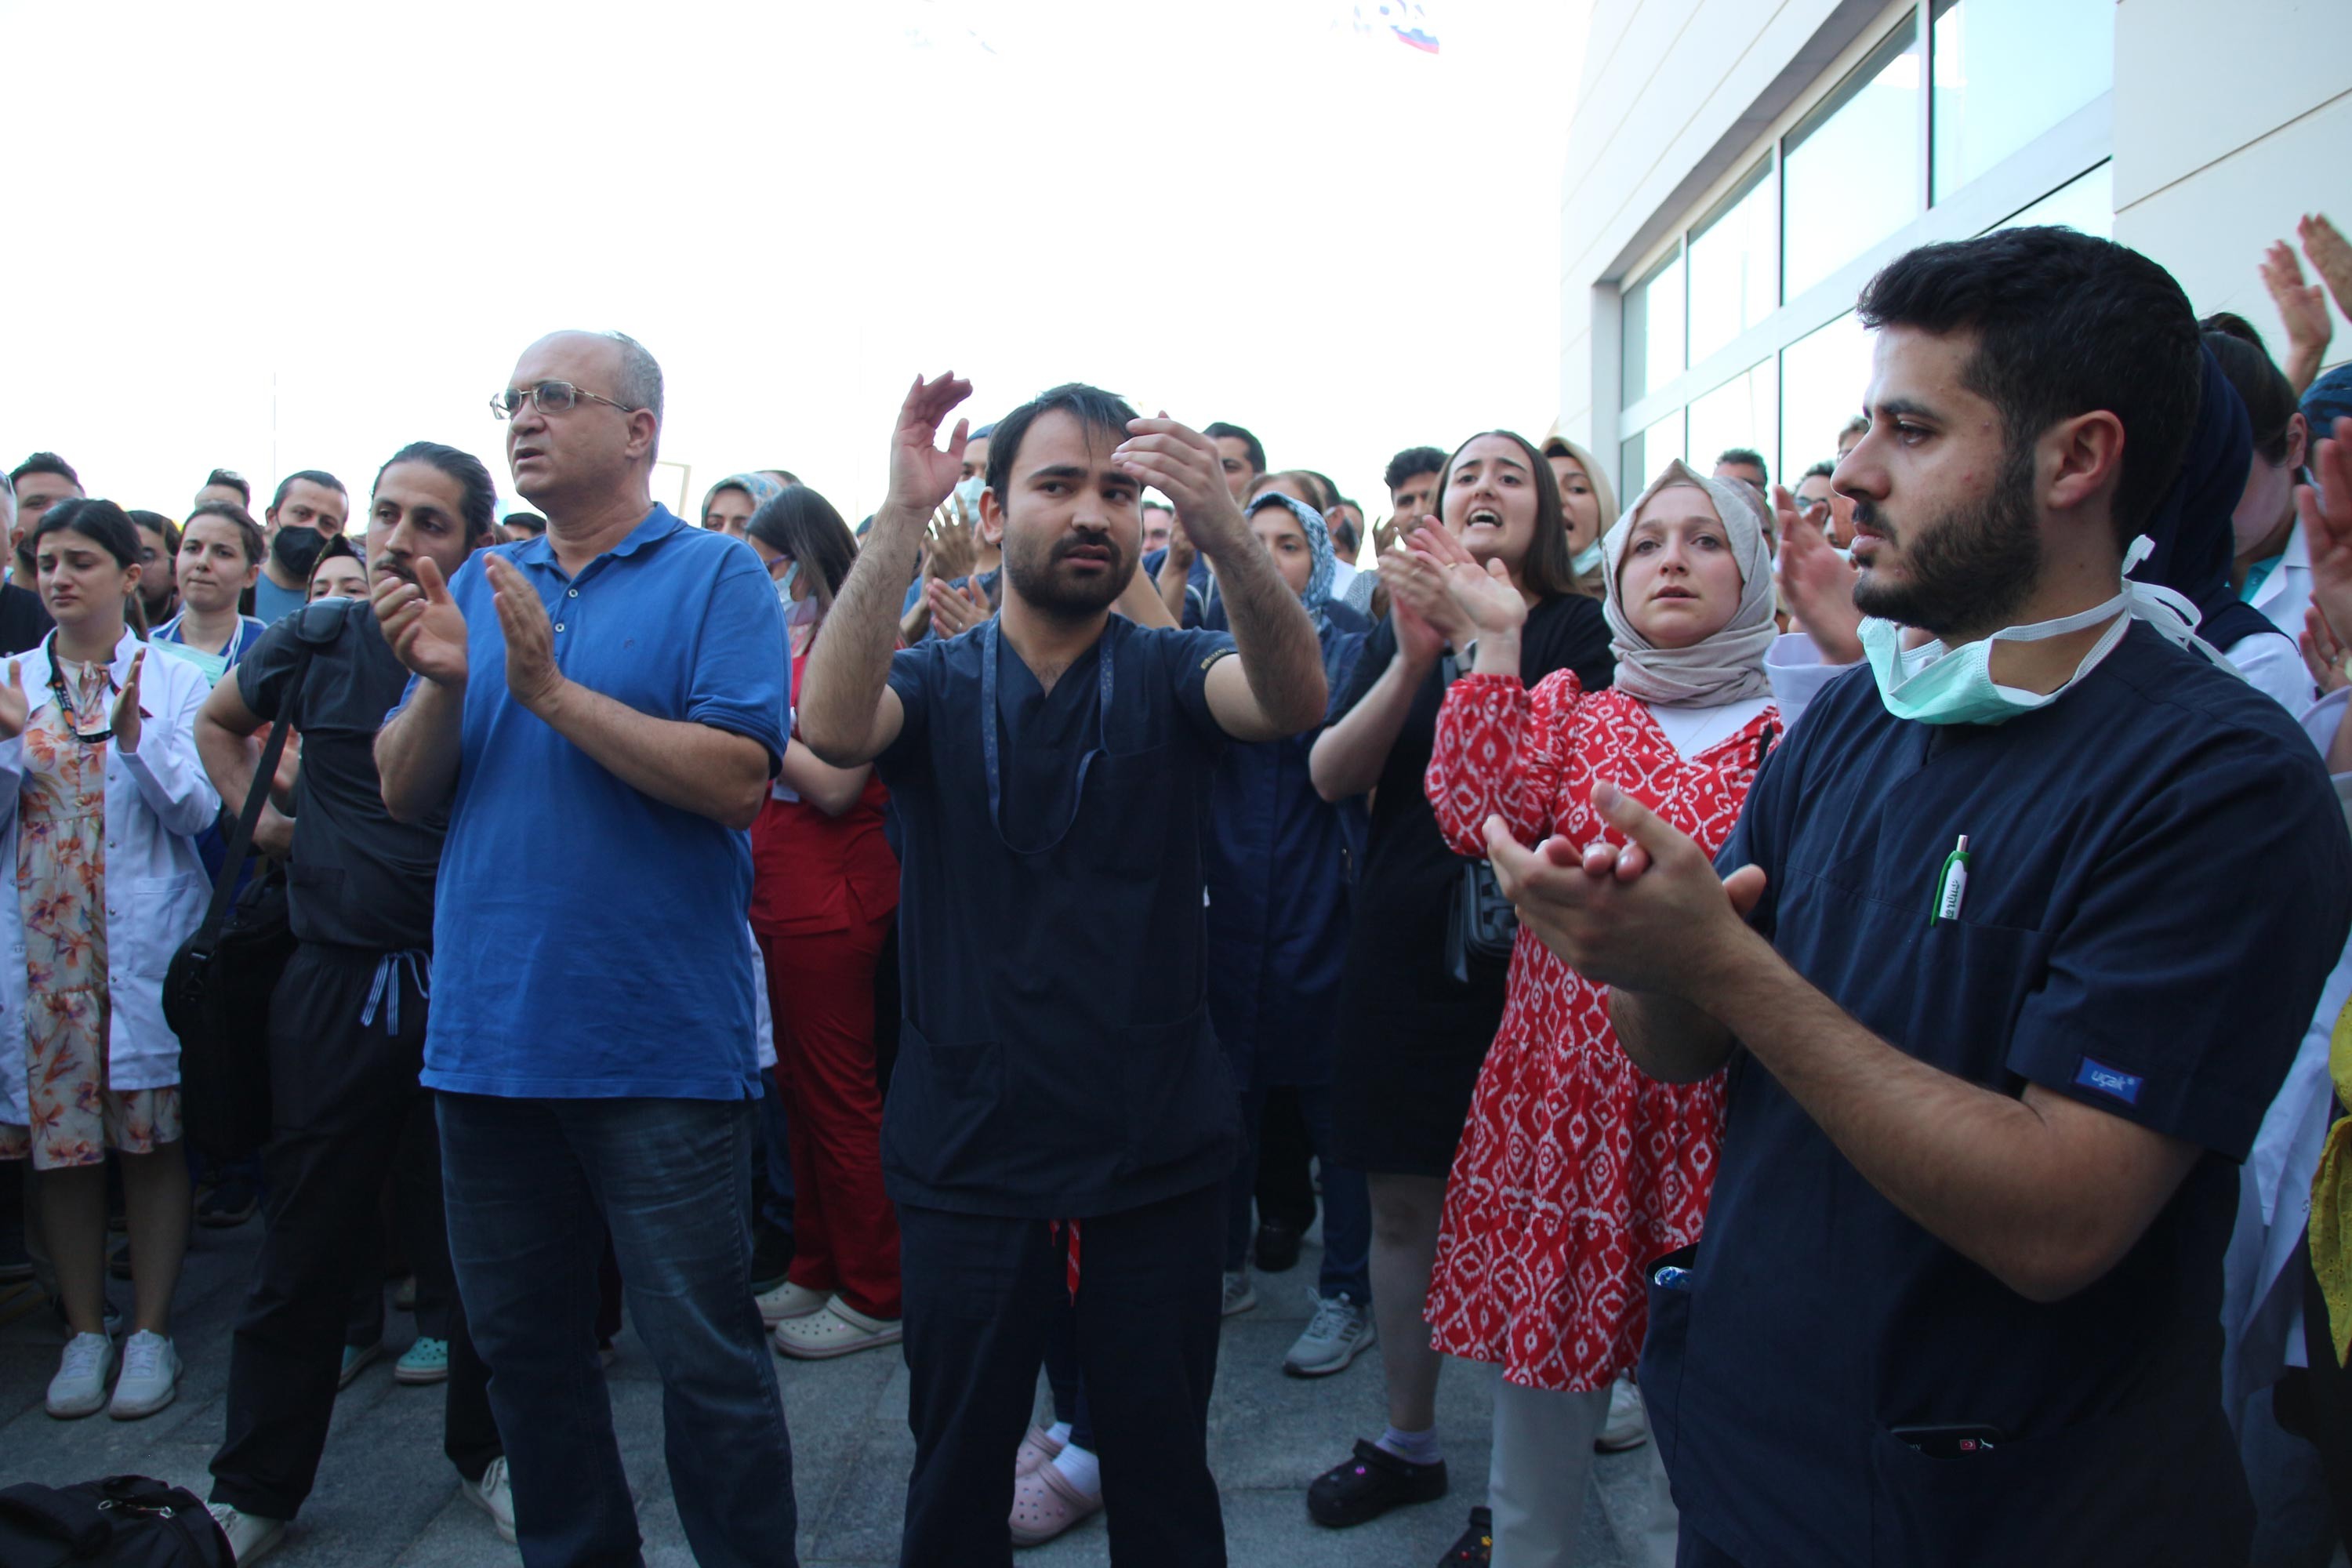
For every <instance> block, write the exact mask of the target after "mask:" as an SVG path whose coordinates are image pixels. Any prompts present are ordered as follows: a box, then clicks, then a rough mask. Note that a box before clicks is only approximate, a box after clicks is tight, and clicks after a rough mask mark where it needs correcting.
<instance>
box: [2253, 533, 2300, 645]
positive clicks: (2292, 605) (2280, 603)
mask: <svg viewBox="0 0 2352 1568" xmlns="http://www.w3.org/2000/svg"><path fill="white" fill-rule="evenodd" d="M2247 603H2248V604H2251V605H2253V607H2254V608H2256V609H2257V610H2260V611H2261V612H2262V613H2263V619H2264V620H2267V621H2268V622H2270V624H2271V625H2273V626H2276V627H2278V629H2279V630H2281V631H2283V632H2284V633H2285V634H2286V635H2287V638H2288V640H2289V641H2293V640H2294V639H2295V638H2297V637H2301V636H2303V612H2304V611H2305V610H2307V609H2309V608H2310V607H2311V542H2310V541H2309V540H2308V539H2305V537H2304V534H2303V519H2301V518H2299V517H2298V518H2296V519H2295V520H2294V531H2292V532H2290V533H2289V534H2288V535H2287V536H2286V551H2285V552H2284V554H2282V555H2281V556H2280V557H2279V563H2278V564H2277V565H2275V566H2273V567H2272V568H2271V574H2270V575H2269V576H2267V577H2265V578H2263V585H2262V586H2261V587H2259V588H2257V589H2255V590H2254V596H2253V597H2252V599H2249V600H2248V601H2247Z"/></svg>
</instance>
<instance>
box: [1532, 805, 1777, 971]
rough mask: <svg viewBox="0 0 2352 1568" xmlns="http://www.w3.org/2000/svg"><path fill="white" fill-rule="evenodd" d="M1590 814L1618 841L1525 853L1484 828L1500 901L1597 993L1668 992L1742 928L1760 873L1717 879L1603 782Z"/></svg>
mask: <svg viewBox="0 0 2352 1568" xmlns="http://www.w3.org/2000/svg"><path fill="white" fill-rule="evenodd" d="M1592 805H1593V809H1594V810H1595V811H1597V812H1599V813H1600V814H1601V816H1603V817H1604V818H1606V819H1607V820H1608V822H1609V823H1610V824H1611V825H1612V826H1614V827H1615V828H1616V829H1617V830H1618V831H1619V832H1620V833H1621V834H1622V835H1623V836H1624V837H1625V839H1626V842H1625V844H1624V846H1623V847H1622V848H1620V847H1612V846H1611V845H1609V844H1606V843H1603V842H1601V841H1599V840H1597V839H1596V840H1595V841H1594V842H1593V843H1591V844H1590V845H1587V846H1586V847H1583V848H1582V849H1581V850H1580V849H1579V848H1578V847H1576V846H1575V845H1574V844H1571V843H1570V842H1569V841H1568V840H1566V839H1564V838H1558V837H1554V838H1549V839H1546V840H1545V841H1544V842H1543V843H1541V844H1539V845H1538V846H1537V847H1535V848H1533V849H1528V848H1525V847H1521V846H1520V844H1519V843H1518V841H1517V840H1516V839H1514V838H1513V837H1511V831H1510V828H1509V827H1508V826H1506V825H1505V823H1504V822H1503V819H1502V818H1500V817H1498V816H1497V817H1489V818H1487V820H1486V853H1487V858H1489V859H1490V860H1491V861H1492V862H1493V864H1494V867H1495V879H1496V883H1497V885H1499V886H1500V888H1501V889H1502V892H1503V896H1504V897H1505V898H1507V899H1508V900H1511V906H1512V908H1514V909H1515V910H1517V911H1518V915H1519V920H1520V922H1521V923H1522V924H1524V925H1526V926H1528V928H1529V929H1530V930H1532V931H1534V932H1535V933H1536V938H1537V940H1538V941H1539V942H1542V943H1543V944H1544V945H1545V946H1546V947H1548V948H1549V949H1550V950H1551V951H1552V952H1555V953H1557V954H1558V955H1559V957H1560V959H1561V960H1562V961H1564V962H1565V963H1568V964H1569V965H1570V966H1571V967H1572V968H1574V969H1575V970H1576V972H1577V973H1580V974H1582V975H1584V976H1586V977H1587V978H1589V979H1591V980H1594V981H1596V982H1599V983H1600V984H1604V985H1621V986H1623V987H1625V988H1627V989H1629V990H1633V991H1658V992H1665V993H1668V994H1684V993H1685V992H1686V991H1687V989H1688V984H1689V981H1690V980H1691V978H1692V974H1693V971H1694V969H1695V968H1696V966H1698V965H1702V964H1705V963H1707V962H1708V961H1709V960H1710V959H1712V958H1713V957H1714V956H1715V954H1716V952H1717V951H1718V950H1719V948H1720V944H1722V943H1723V942H1727V941H1730V940H1733V939H1735V938H1736V937H1737V936H1738V933H1739V932H1740V931H1743V930H1744V929H1745V926H1746V921H1747V917H1748V913H1749V911H1751V910H1754V909H1755V907H1756V905H1757V902H1758V900H1760V899H1761V898H1762V897H1763V894H1764V873H1763V872H1762V871H1760V870H1759V869H1757V868H1755V867H1753V866H1745V867H1742V868H1740V869H1738V870H1737V871H1735V872H1733V873H1732V874H1731V875H1730V876H1728V877H1717V875H1716V872H1715V866H1714V863H1713V861H1712V860H1711V859H1710V858H1708V856H1707V854H1706V851H1705V850H1703V849H1701V848H1700V847H1698V846H1697V844H1696V843H1695V842H1693V841H1692V840H1691V838H1690V837H1688V836H1687V835H1685V834H1684V833H1681V832H1679V831H1677V830H1676V829H1675V827H1674V826H1672V825H1671V824H1669V823H1667V822H1665V821H1664V819H1662V818H1661V817H1659V816H1656V815H1655V814H1654V813H1653V812H1651V811H1650V810H1648V809H1647V808H1646V807H1644V806H1643V805H1642V804H1641V802H1639V801H1637V800H1635V799H1634V798H1633V796H1631V795H1626V794H1625V793H1624V792H1623V791H1622V790H1620V789H1619V788H1618V787H1617V786H1616V785H1615V784H1611V783H1608V782H1607V781H1603V782H1601V783H1600V784H1595V785H1593V787H1592Z"/></svg>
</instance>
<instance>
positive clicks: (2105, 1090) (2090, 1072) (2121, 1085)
mask: <svg viewBox="0 0 2352 1568" xmlns="http://www.w3.org/2000/svg"><path fill="white" fill-rule="evenodd" d="M2074 1081H2075V1082H2076V1083H2077V1084H2079V1085H2080V1086H2082V1087H2083V1088H2084V1089H2096V1090H2097V1091H2098V1092H2099V1093H2101V1094H2104V1095H2107V1096H2109V1097H2111V1098H2113V1099H2116V1100H2122V1101H2123V1102H2124V1103H2125V1104H2126V1105H2137V1104H2138V1103H2139V1091H2140V1085H2141V1083H2142V1082H2143V1081H2144V1080H2143V1079H2141V1078H2140V1076H2139V1074H2137V1073H2131V1072H2126V1071H2124V1069H2123V1068H2111V1067H2109V1066H2108V1065H2107V1064H2106V1063H2105V1062H2103V1061H2095V1060H2094V1059H2092V1058H2089V1057H2084V1058H2083V1065H2082V1066H2081V1067H2079V1068H2075V1069H2074Z"/></svg>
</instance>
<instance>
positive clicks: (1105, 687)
mask: <svg viewBox="0 0 2352 1568" xmlns="http://www.w3.org/2000/svg"><path fill="white" fill-rule="evenodd" d="M996 625H997V623H996V618H995V617H994V616H990V617H989V621H988V626H987V628H986V629H985V630H984V631H983V632H982V634H981V635H982V639H983V640H982V647H981V650H980V751H981V755H982V758H983V759H984V760H985V761H986V763H987V767H988V822H989V826H992V827H993V828H995V829H996V841H997V842H998V843H1000V844H1002V845H1003V846H1004V847H1006V848H1007V849H1010V850H1012V851H1013V853H1014V854H1015V855H1044V854H1046V853H1047V852H1049V851H1051V850H1054V849H1057V848H1059V847H1061V843H1062V840H1063V839H1065V838H1067V837H1069V836H1070V829H1071V828H1073V827H1076V826H1077V825H1078V813H1079V812H1080V811H1081V810H1083V809H1084V808H1085V806H1086V799H1087V772H1088V771H1089V770H1091V769H1092V768H1093V767H1094V765H1095V759H1096V758H1097V757H1098V756H1101V755H1102V754H1103V752H1104V749H1105V748H1106V747H1107V746H1108V745H1109V743H1110V690H1111V658H1110V627H1109V626H1108V624H1106V625H1105V626H1104V627H1103V636H1102V640H1101V641H1099V642H1097V644H1096V645H1095V647H1096V649H1097V655H1098V657H1099V658H1100V659H1101V661H1102V672H1101V681H1100V686H1101V692H1102V696H1101V700H1102V714H1101V718H1100V720H1099V729H1100V732H1099V733H1098V734H1097V736H1096V737H1095V746H1094V749H1093V750H1092V751H1090V752H1087V754H1086V755H1085V756H1083V757H1081V758H1079V759H1078V782H1077V786H1076V788H1075V789H1073V790H1072V791H1071V792H1070V796H1071V798H1070V817H1069V820H1068V821H1067V822H1065V823H1063V824H1062V828H1061V831H1060V832H1058V833H1056V834H1055V835H1054V837H1052V838H1051V839H1049V840H1047V841H1046V842H1045V843H1044V844H1041V845H1039V846H1038V847H1036V848H1034V849H1024V848H1022V847H1020V846H1019V845H1017V844H1015V843H1013V840H1011V839H1010V838H1007V837H1004V781H1003V763H1002V760H1001V759H1000V758H999V757H998V755H997V737H996V729H997V718H996V644H997V637H996Z"/></svg>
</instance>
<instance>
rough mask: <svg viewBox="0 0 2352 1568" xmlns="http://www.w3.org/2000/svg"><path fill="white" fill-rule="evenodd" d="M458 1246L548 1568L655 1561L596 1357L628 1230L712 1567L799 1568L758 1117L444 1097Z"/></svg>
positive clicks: (445, 1167) (677, 1476) (521, 1528)
mask: <svg viewBox="0 0 2352 1568" xmlns="http://www.w3.org/2000/svg"><path fill="white" fill-rule="evenodd" d="M439 1106H440V1116H441V1157H442V1173H443V1176H444V1180H445V1184H446V1192H447V1195H448V1210H449V1250H450V1254H451V1256H452V1258H453V1259H454V1260H455V1262H456V1264H457V1288H458V1291H459V1294H460V1295H461V1296H462V1298H463V1299H464V1301H465V1304H466V1316H467V1321H468V1322H469V1323H470V1325H471V1327H472V1329H473V1334H474V1343H475V1346H476V1348H477V1349H478V1351H479V1352H480V1354H481V1357H482V1360H483V1362H484V1363H486V1364H487V1365H488V1367H489V1369H490V1405H491V1407H492V1409H493V1410H494V1411H495V1412H496V1414H497V1416H498V1424H499V1432H500V1433H501V1434H502V1435H510V1437H511V1440H510V1441H509V1443H508V1444H507V1458H508V1461H509V1477H510V1479H511V1484H512V1486H513V1488H514V1504H515V1530H516V1533H517V1535H518V1536H519V1537H520V1545H521V1548H522V1558H523V1562H524V1563H526V1564H527V1565H528V1568H558V1565H562V1568H572V1565H575V1564H576V1565H587V1564H594V1565H596V1568H604V1565H605V1564H630V1563H639V1562H641V1561H642V1559H641V1558H640V1556H639V1554H638V1550H637V1549H638V1546H639V1543H640V1540H641V1538H640V1537H639V1535H638V1533H637V1523H636V1515H635V1510H634V1509H633V1508H632V1506H631V1503H630V1500H629V1483H628V1478H627V1477H626V1475H625V1474H624V1473H623V1471H622V1468H621V1453H620V1448H619V1447H618V1445H617V1444H616V1443H615V1442H614V1436H613V1408H612V1404H611V1401H610V1400H609V1399H608V1398H607V1396H606V1394H605V1389H604V1372H603V1370H602V1369H601V1368H600V1366H599V1365H598V1363H597V1359H596V1336H595V1326H594V1324H595V1316H596V1268H597V1263H598V1261H599V1258H600V1257H601V1255H602V1251H603V1245H604V1244H603V1236H604V1230H605V1229H606V1227H609V1228H610V1230H611V1232H612V1237H613V1246H614V1251H615V1253H616V1254H617V1255H618V1257H619V1259H620V1264H621V1275H622V1279H623V1280H624V1281H625V1286H626V1290H627V1296H628V1304H629V1315H630V1317H631V1318H632V1319H633V1320H634V1321H635V1323H636V1327H637V1336H638V1338H639V1339H641V1340H643V1341H644V1342H645V1345H646V1350H647V1351H648V1352H650V1353H651V1354H652V1356H653V1360H654V1364H655V1366H656V1368H657V1369H658V1370H659V1371H660V1373H661V1379H662V1424H663V1429H664V1440H665V1441H664V1448H665V1453H666V1454H667V1458H668V1461H669V1475H670V1489H671V1491H672V1493H673V1494H674V1495H675V1496H676V1498H677V1513H678V1521H679V1522H680V1523H681V1524H683V1525H684V1526H685V1527H686V1538H687V1542H688V1545H690V1546H691V1547H692V1549H693V1552H694V1556H695V1560H696V1561H697V1562H698V1563H701V1564H702V1565H703V1568H738V1565H741V1568H751V1564H755V1563H756V1564H761V1565H762V1568H772V1565H778V1564H781V1565H782V1568H792V1565H793V1564H794V1563H797V1561H798V1558H797V1556H796V1555H795V1551H794V1531H795V1529H796V1525H797V1515H796V1512H795V1510H794V1507H793V1484H792V1479H793V1478H792V1444H791V1440H790V1438H788V1437H787V1436H785V1432H784V1409H783V1402H782V1398H781V1397H780V1396H779V1394H777V1391H776V1374H775V1369H774V1365H773V1363H772V1361H771V1359H770V1355H769V1351H768V1345H767V1340H766V1337H765V1335H764V1334H763V1333H762V1332H761V1324H760V1313H759V1309H758V1308H757V1307H756V1306H755V1305H754V1304H753V1302H752V1300H751V1228H750V1227H751V1143H752V1119H753V1118H754V1117H755V1116H756V1115H757V1114H758V1108H757V1107H756V1106H755V1105H754V1104H753V1103H752V1102H751V1101H750V1100H737V1101H721V1100H503V1099H496V1098H491V1097H488V1096H482V1095H470V1094H443V1095H441V1096H440V1097H439Z"/></svg>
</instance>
